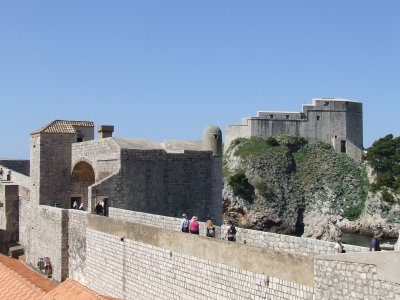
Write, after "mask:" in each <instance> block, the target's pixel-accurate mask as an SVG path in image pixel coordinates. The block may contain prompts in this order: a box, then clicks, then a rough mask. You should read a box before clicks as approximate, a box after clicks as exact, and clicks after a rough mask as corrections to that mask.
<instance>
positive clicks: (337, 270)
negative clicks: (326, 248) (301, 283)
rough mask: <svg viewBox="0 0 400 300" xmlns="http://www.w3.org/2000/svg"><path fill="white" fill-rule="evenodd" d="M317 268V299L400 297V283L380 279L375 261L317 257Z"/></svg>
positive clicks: (315, 267)
mask: <svg viewBox="0 0 400 300" xmlns="http://www.w3.org/2000/svg"><path fill="white" fill-rule="evenodd" d="M314 269H315V299H360V300H361V299H400V284H399V283H395V282H392V281H388V280H382V279H380V278H379V277H378V272H377V266H376V265H374V264H368V263H357V262H349V261H339V260H338V261H335V260H325V259H319V258H316V260H315V266H314ZM394 272H396V271H394Z"/></svg>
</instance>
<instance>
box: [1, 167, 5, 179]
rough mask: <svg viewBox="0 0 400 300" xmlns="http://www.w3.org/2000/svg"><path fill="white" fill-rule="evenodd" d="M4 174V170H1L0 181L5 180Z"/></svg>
mask: <svg viewBox="0 0 400 300" xmlns="http://www.w3.org/2000/svg"><path fill="white" fill-rule="evenodd" d="M3 173H4V171H3V168H0V180H3Z"/></svg>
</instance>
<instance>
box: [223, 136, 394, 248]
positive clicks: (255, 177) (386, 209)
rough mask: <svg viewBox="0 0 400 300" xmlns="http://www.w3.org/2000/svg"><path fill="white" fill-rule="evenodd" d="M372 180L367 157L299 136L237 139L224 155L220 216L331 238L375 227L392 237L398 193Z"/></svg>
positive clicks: (263, 227) (265, 227)
mask: <svg viewBox="0 0 400 300" xmlns="http://www.w3.org/2000/svg"><path fill="white" fill-rule="evenodd" d="M370 173H371V172H370ZM370 180H373V176H371V174H370ZM369 187H370V183H369V177H368V166H367V164H366V163H356V162H354V161H353V160H352V159H350V158H348V157H347V156H346V155H345V154H339V153H336V152H335V151H334V150H333V149H332V147H331V146H330V145H328V144H325V143H322V142H307V141H306V140H304V139H302V138H299V137H290V136H281V137H279V138H272V137H270V138H256V137H253V138H250V139H244V138H241V139H237V140H235V141H234V142H233V143H232V144H231V147H230V149H228V150H227V151H226V153H225V157H224V192H223V199H224V216H225V219H233V220H234V221H235V222H236V224H237V225H238V226H242V227H246V228H253V229H258V230H265V231H272V232H279V233H286V234H297V235H303V236H307V237H315V238H318V239H324V240H333V239H334V237H335V236H337V235H339V234H340V233H341V232H342V231H346V232H361V233H364V234H371V233H372V231H373V230H375V229H376V228H378V227H379V228H380V229H381V230H383V232H384V233H385V235H386V236H388V237H396V236H397V235H398V231H399V229H400V226H399V221H400V220H399V219H400V206H399V197H398V196H397V195H396V194H394V193H391V192H388V191H386V190H385V191H384V193H383V192H380V191H376V192H374V193H373V192H371V191H370V189H369ZM387 193H389V194H390V197H389V196H388V195H387Z"/></svg>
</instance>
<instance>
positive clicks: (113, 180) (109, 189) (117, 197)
mask: <svg viewBox="0 0 400 300" xmlns="http://www.w3.org/2000/svg"><path fill="white" fill-rule="evenodd" d="M122 191H123V184H122V179H121V176H120V175H119V173H115V174H112V175H110V176H109V177H106V178H103V179H102V180H100V181H99V182H96V183H95V184H93V185H92V186H90V187H89V191H88V193H89V199H90V201H89V206H88V211H91V212H94V211H95V207H96V204H97V203H98V202H100V201H101V200H102V199H104V198H107V199H108V205H109V206H111V207H120V206H123V198H122V196H121V195H122Z"/></svg>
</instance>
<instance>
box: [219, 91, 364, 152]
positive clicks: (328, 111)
mask: <svg viewBox="0 0 400 300" xmlns="http://www.w3.org/2000/svg"><path fill="white" fill-rule="evenodd" d="M279 135H295V136H301V137H304V138H306V139H308V140H310V141H323V142H326V143H329V144H331V145H332V146H333V147H334V149H335V150H336V151H337V152H343V153H346V154H347V155H349V156H350V157H352V158H353V159H355V160H361V157H362V154H363V121H362V103H359V102H353V101H350V100H346V99H333V98H321V99H313V104H310V105H303V109H302V111H301V112H273V111H259V112H258V113H257V116H256V117H245V118H243V120H242V124H240V125H228V126H226V129H225V143H224V149H225V150H227V149H228V148H229V146H230V144H231V143H232V141H233V140H235V139H236V138H240V137H246V138H248V137H252V136H257V137H269V136H279Z"/></svg>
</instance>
